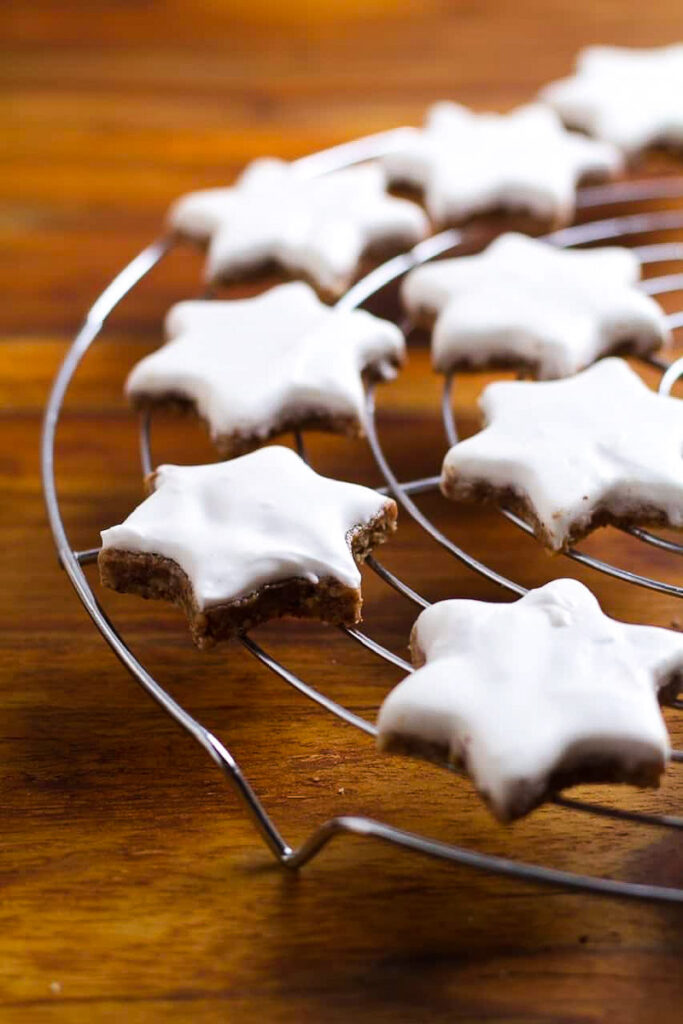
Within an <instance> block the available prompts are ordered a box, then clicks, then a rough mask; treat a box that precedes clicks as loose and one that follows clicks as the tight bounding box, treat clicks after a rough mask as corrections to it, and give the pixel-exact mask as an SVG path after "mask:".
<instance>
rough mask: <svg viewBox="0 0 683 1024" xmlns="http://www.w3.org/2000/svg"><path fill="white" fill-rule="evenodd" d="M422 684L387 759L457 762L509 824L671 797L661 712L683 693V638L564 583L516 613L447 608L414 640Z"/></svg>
mask: <svg viewBox="0 0 683 1024" xmlns="http://www.w3.org/2000/svg"><path fill="white" fill-rule="evenodd" d="M411 650H412V655H413V661H414V663H415V665H416V666H418V668H417V671H416V672H414V673H413V674H412V675H411V676H409V677H408V678H407V679H405V680H404V681H403V682H402V683H400V684H399V685H398V686H397V687H396V689H395V690H393V691H392V692H391V693H390V694H389V696H388V697H387V699H386V700H385V701H384V704H383V705H382V708H381V710H380V714H379V721H378V728H379V739H378V742H379V746H380V748H381V749H383V750H389V751H396V752H399V753H407V754H416V755H418V756H422V757H426V758H428V759H431V760H437V761H442V762H443V761H448V762H451V763H454V764H456V765H458V766H460V767H462V768H464V769H465V771H466V772H467V773H468V775H469V776H470V777H471V779H472V781H473V782H474V785H475V786H476V788H477V791H478V792H479V794H480V795H481V797H482V798H483V799H484V800H485V801H486V803H487V804H488V806H489V807H490V809H491V811H492V812H493V814H494V815H495V816H496V817H497V818H498V819H499V820H500V821H503V822H507V821H512V820H513V819H515V818H519V817H521V816H522V815H524V814H527V813H528V812H529V811H531V810H532V809H533V808H534V807H536V806H538V805H539V804H541V803H542V802H543V801H544V800H546V799H547V798H548V797H550V796H552V795H553V794H554V793H556V792H558V791H559V790H562V789H564V788H565V787H567V786H573V785H578V784H580V783H588V782H604V783H608V782H626V783H630V784H632V785H636V786H653V787H654V786H657V785H658V784H659V778H660V775H661V774H662V772H663V771H664V768H665V764H666V761H667V758H668V756H669V742H668V737H667V732H666V728H665V725H664V722H663V720H662V716H661V714H660V711H659V707H658V698H659V700H660V701H661V702H665V701H667V700H672V699H674V698H675V696H676V694H677V692H678V690H679V689H680V686H681V683H683V636H681V634H679V633H675V632H673V631H669V630H666V629H658V628H655V627H649V626H632V625H627V624H625V623H622V622H616V621H615V620H614V619H610V618H608V617H607V616H606V615H604V614H603V613H602V611H601V610H600V606H599V605H598V602H597V601H596V600H595V598H594V597H593V595H592V594H591V593H590V591H589V590H588V589H587V588H586V587H584V586H583V584H581V583H577V582H576V581H575V580H569V579H560V580H555V581H554V582H552V583H548V584H547V585H546V586H544V587H541V588H539V589H538V590H532V591H530V592H529V593H528V594H526V595H525V596H524V597H522V598H520V599H519V600H518V601H515V602H513V603H512V604H487V603H484V602H482V601H460V600H457V601H441V602H440V603H439V604H435V605H432V607H431V608H427V609H426V611H424V612H422V614H421V615H420V617H419V618H418V620H417V622H416V624H415V626H414V628H413V633H412V637H411Z"/></svg>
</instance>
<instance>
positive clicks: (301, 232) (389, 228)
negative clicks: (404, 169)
mask: <svg viewBox="0 0 683 1024" xmlns="http://www.w3.org/2000/svg"><path fill="white" fill-rule="evenodd" d="M169 223H170V226H171V228H172V229H173V230H174V231H176V232H178V233H180V234H182V235H186V236H189V237H190V238H194V239H197V240H199V241H207V242H208V243H209V249H208V258H207V265H206V276H207V278H208V279H209V280H211V281H215V280H224V281H227V280H234V279H239V278H243V277H245V276H248V275H251V274H254V273H260V272H261V271H263V270H266V269H268V268H269V267H271V266H273V265H274V266H276V267H277V268H278V269H279V270H281V271H284V272H285V273H286V274H288V275H289V276H291V277H304V278H306V279H307V280H308V281H310V282H311V284H313V285H314V287H315V288H316V289H317V290H318V291H319V292H320V293H321V294H322V295H324V296H327V297H337V296H339V295H341V294H342V293H343V292H344V291H346V289H347V288H348V287H349V285H350V284H351V283H352V281H353V279H354V278H355V277H356V276H357V274H358V271H359V269H360V265H361V259H362V258H363V256H364V255H366V254H371V253H373V252H382V253H383V254H384V253H386V254H388V253H389V252H396V251H400V250H402V249H408V248H410V246H412V245H414V244H415V243H416V242H418V241H419V240H420V239H421V238H424V237H425V235H426V234H427V233H428V230H429V224H428V221H427V218H426V217H425V215H424V213H423V212H422V210H421V209H420V208H419V207H418V206H417V205H416V204H415V203H411V202H409V201H408V200H406V199H397V198H396V197H394V196H390V195H387V192H386V179H385V175H384V173H383V171H382V169H381V167H379V166H378V165H365V166H361V167H352V168H349V169H347V170H343V171H335V172H333V173H331V174H323V175H320V176H319V177H315V178H310V177H309V178H307V177H305V176H304V175H303V174H302V173H301V171H300V170H299V169H298V168H297V167H296V165H295V164H288V163H285V162H284V161H282V160H274V159H264V160H255V161H254V162H253V163H252V164H250V165H249V166H248V167H247V169H246V170H245V171H244V173H243V174H242V176H241V177H240V178H239V179H238V181H237V183H236V184H235V185H233V186H232V187H231V188H215V189H208V190H206V191H204V192H192V193H190V194H189V195H186V196H183V197H182V198H181V199H179V200H178V201H177V202H176V203H175V205H174V206H173V207H172V208H171V211H170V213H169Z"/></svg>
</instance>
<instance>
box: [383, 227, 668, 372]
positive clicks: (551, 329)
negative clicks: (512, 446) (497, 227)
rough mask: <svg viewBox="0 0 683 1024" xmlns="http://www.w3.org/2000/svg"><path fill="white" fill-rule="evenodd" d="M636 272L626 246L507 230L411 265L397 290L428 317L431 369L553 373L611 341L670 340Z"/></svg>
mask: <svg viewBox="0 0 683 1024" xmlns="http://www.w3.org/2000/svg"><path fill="white" fill-rule="evenodd" d="M639 277H640V261H639V260H638V257H637V256H636V255H635V253H633V252H632V251H631V250H630V249H625V248H617V247H610V248H600V249H586V250H566V249H558V248H556V247H555V246H553V245H550V244H548V243H547V242H541V241H538V240H536V239H533V238H528V237H527V236H526V235H519V234H506V235H501V236H500V237H499V238H497V239H496V240H495V241H494V242H492V243H491V245H489V247H488V248H487V249H486V250H485V251H484V252H482V253H479V254H478V255H476V256H460V257H458V258H457V259H447V260H438V261H436V262H434V263H426V264H425V265H424V266H421V267H417V268H416V269H415V270H412V271H411V272H410V273H409V274H408V275H407V276H406V278H405V280H404V282H403V286H402V298H403V302H404V305H405V307H406V309H407V310H408V312H409V314H410V315H411V317H412V319H413V320H414V321H415V322H416V323H419V324H423V325H425V326H426V325H428V324H429V325H431V324H432V323H433V324H434V329H433V333H432V362H433V364H434V368H435V369H436V370H439V371H440V372H442V373H450V372H452V371H453V370H457V369H462V368H468V369H474V368H477V369H478V368H481V367H489V366H498V367H499V366H513V367H516V368H522V369H525V370H529V371H531V372H532V373H533V374H534V376H536V377H537V378H539V379H541V380H550V379H552V378H554V377H567V376H569V375H571V374H574V373H577V372H578V371H579V370H581V369H583V368H584V367H586V366H588V365H589V364H590V363H592V362H594V361H595V360H596V359H598V358H599V357H600V356H601V355H604V354H605V353H607V352H611V351H614V350H615V349H617V348H619V349H622V350H626V351H630V352H634V353H638V354H641V355H645V354H647V353H648V352H652V351H653V350H655V349H657V348H659V347H660V346H661V345H662V344H664V343H665V342H666V341H668V339H669V335H670V332H669V330H668V327H667V323H666V317H665V315H664V313H663V312H662V310H661V309H660V307H659V306H658V305H657V303H656V302H655V301H654V300H653V299H651V298H650V297H649V296H648V295H645V294H644V293H643V292H642V291H640V290H639V289H638V288H637V287H636V283H637V281H638V279H639Z"/></svg>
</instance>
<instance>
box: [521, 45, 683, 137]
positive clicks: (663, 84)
mask: <svg viewBox="0 0 683 1024" xmlns="http://www.w3.org/2000/svg"><path fill="white" fill-rule="evenodd" d="M540 98H541V100H543V101H544V102H545V103H548V104H549V105H550V106H551V107H552V108H553V109H554V110H556V111H557V113H558V114H559V115H560V117H561V118H562V119H563V121H564V122H565V123H566V124H567V125H569V126H571V127H574V128H580V129H582V130H583V131H585V132H588V133H589V134H590V135H593V136H595V137H597V138H599V139H605V140H606V141H608V142H611V143H613V144H614V145H615V146H619V148H620V149H622V150H624V151H625V152H626V153H627V154H628V155H629V156H631V157H632V156H635V155H636V154H638V153H639V152H640V151H642V150H644V149H647V148H648V147H649V146H657V145H660V146H661V145H664V146H670V147H672V148H675V149H680V148H681V147H682V146H683V44H680V43H679V44H678V45H676V46H662V47H659V48H656V49H651V50H634V49H626V48H623V47H617V46H589V47H587V48H586V49H585V50H583V51H582V52H581V53H580V54H579V56H578V59H577V61H576V72H575V74H574V75H572V76H571V77H570V78H564V79H561V80H560V81H558V82H553V83H551V84H550V85H547V86H546V87H545V88H544V89H543V90H542V91H541V94H540Z"/></svg>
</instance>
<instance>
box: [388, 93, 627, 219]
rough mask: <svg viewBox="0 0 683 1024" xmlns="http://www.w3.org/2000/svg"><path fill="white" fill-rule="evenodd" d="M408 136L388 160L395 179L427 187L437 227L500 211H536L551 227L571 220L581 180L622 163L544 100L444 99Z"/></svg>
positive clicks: (605, 173) (607, 146) (601, 175)
mask: <svg viewBox="0 0 683 1024" xmlns="http://www.w3.org/2000/svg"><path fill="white" fill-rule="evenodd" d="M403 138H404V142H403V144H402V145H400V146H397V147H396V150H395V151H394V152H391V153H389V154H387V155H386V156H384V157H382V163H383V165H384V167H385V169H386V172H387V175H388V177H389V180H390V182H391V183H392V184H397V185H398V184H402V185H410V186H412V187H414V188H419V189H421V190H423V191H424V195H425V204H426V206H427V210H428V212H429V215H430V217H431V218H432V220H433V221H434V223H435V224H437V225H447V224H458V223H461V222H462V221H464V220H467V219H468V218H469V217H472V216H473V215H475V214H480V213H487V212H490V211H493V210H500V209H504V210H515V211H524V212H526V213H530V214H531V215H532V216H533V217H534V218H535V219H536V220H538V221H539V222H540V223H542V224H544V225H548V224H553V225H558V224H566V223H568V222H569V221H571V220H572V218H573V216H574V206H575V199H576V188H577V185H578V184H579V182H580V181H581V180H582V179H584V178H587V177H599V178H604V177H608V176H611V175H613V174H615V173H616V172H617V171H619V170H620V169H621V166H622V159H621V156H620V154H619V151H618V150H617V149H615V148H614V147H613V146H611V145H610V144H609V143H604V142H596V141H595V140H594V139H587V138H585V137H584V136H582V135H578V134H576V133H574V132H568V131H566V130H565V129H564V127H563V125H562V122H561V121H560V119H559V118H558V117H557V115H556V114H555V113H554V112H553V111H552V110H549V109H548V108H547V107H543V106H541V105H540V104H530V105H528V106H524V107H518V108H517V109H516V110H513V111H511V112H510V113H509V114H474V113H472V112H471V111H470V110H468V109H467V108H466V107H461V106H459V105H458V104H456V103H438V104H437V105H436V106H434V107H432V108H431V110H429V112H428V114H427V119H426V122H425V126H424V128H423V129H422V130H419V129H410V128H407V129H405V132H404V136H403Z"/></svg>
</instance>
